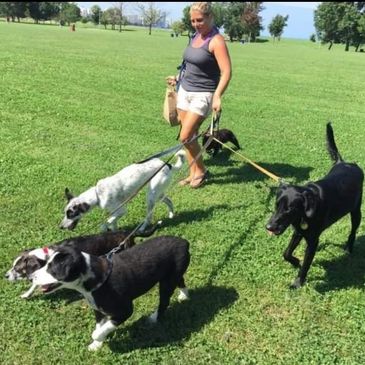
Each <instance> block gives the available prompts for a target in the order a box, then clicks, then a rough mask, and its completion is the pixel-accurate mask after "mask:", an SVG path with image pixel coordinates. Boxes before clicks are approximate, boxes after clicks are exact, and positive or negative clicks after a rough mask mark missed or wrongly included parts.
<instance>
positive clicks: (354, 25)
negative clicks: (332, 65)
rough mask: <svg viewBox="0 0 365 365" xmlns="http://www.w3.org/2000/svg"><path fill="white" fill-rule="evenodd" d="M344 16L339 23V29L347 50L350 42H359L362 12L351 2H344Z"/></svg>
mask: <svg viewBox="0 0 365 365" xmlns="http://www.w3.org/2000/svg"><path fill="white" fill-rule="evenodd" d="M341 8H342V9H341V10H342V12H343V14H342V17H341V20H340V21H339V23H338V26H339V28H338V30H339V33H340V38H341V41H342V42H343V43H345V51H348V50H349V48H350V44H354V43H355V42H356V43H358V39H359V38H360V34H359V32H358V22H359V20H360V17H361V14H360V12H359V11H358V10H357V8H356V7H355V6H354V4H351V3H343V6H342V7H341Z"/></svg>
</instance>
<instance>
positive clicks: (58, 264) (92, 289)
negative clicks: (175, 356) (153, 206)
mask: <svg viewBox="0 0 365 365" xmlns="http://www.w3.org/2000/svg"><path fill="white" fill-rule="evenodd" d="M189 262H190V253H189V242H188V241H186V240H185V239H182V238H180V237H174V236H160V237H155V238H151V239H148V240H146V241H144V242H143V243H141V244H138V245H136V246H133V247H132V248H129V249H128V250H124V251H120V252H118V253H115V254H114V255H112V257H111V258H110V259H108V258H106V257H104V256H100V257H98V256H94V255H89V254H86V253H84V252H82V251H80V250H78V249H77V248H75V247H70V246H66V247H60V248H57V249H56V251H55V252H54V253H53V254H52V255H51V256H50V258H49V260H48V261H47V263H46V265H45V266H44V267H43V268H41V269H39V270H37V271H35V272H34V273H33V276H32V279H33V284H34V285H37V286H39V287H40V288H41V290H42V291H43V292H44V293H50V292H53V291H55V290H57V289H59V288H61V287H65V288H69V289H73V290H76V291H78V292H80V293H81V294H82V295H83V296H84V297H85V299H86V300H87V302H88V303H89V305H90V306H91V307H92V308H93V309H94V312H95V318H96V327H95V330H94V331H93V333H92V335H91V337H92V339H93V342H92V343H91V344H90V345H89V350H92V351H95V350H98V349H99V348H100V347H101V346H102V344H103V341H104V340H105V339H106V337H107V336H108V334H109V333H111V332H113V331H115V330H116V328H117V326H119V325H120V324H121V323H123V322H124V321H126V320H127V319H128V318H129V317H130V316H131V315H132V313H133V300H134V299H136V298H138V297H140V296H141V295H143V294H144V293H146V292H147V291H149V290H150V289H151V288H152V287H153V286H155V285H156V284H157V283H158V284H159V298H160V300H159V305H158V308H157V310H156V312H154V313H153V314H152V315H151V316H150V321H152V322H156V321H157V320H159V319H160V318H161V316H162V315H163V313H164V312H165V310H166V309H167V307H168V305H169V303H170V298H171V296H172V294H173V292H174V290H175V289H176V288H179V289H180V294H179V297H178V299H179V300H180V301H181V300H185V299H188V290H187V288H186V286H185V282H184V274H185V272H186V270H187V268H188V266H189Z"/></svg>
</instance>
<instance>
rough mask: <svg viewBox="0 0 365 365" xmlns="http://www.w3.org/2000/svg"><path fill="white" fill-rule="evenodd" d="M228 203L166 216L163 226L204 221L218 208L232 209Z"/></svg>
mask: <svg viewBox="0 0 365 365" xmlns="http://www.w3.org/2000/svg"><path fill="white" fill-rule="evenodd" d="M230 209H232V207H231V206H229V205H227V204H218V205H211V206H210V207H209V208H208V209H195V210H189V211H179V212H178V214H176V215H175V216H174V217H173V218H172V219H169V218H166V219H164V220H163V221H162V226H161V227H163V228H166V227H171V226H177V225H179V224H181V223H192V222H203V221H207V220H209V219H210V218H211V217H212V215H213V213H214V212H217V210H230Z"/></svg>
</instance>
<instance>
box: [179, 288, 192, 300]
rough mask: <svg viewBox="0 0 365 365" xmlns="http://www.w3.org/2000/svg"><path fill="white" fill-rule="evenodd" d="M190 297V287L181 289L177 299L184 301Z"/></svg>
mask: <svg viewBox="0 0 365 365" xmlns="http://www.w3.org/2000/svg"><path fill="white" fill-rule="evenodd" d="M188 299H190V298H189V292H188V289H186V288H184V289H180V294H179V295H178V297H177V300H178V301H179V302H183V301H184V300H188Z"/></svg>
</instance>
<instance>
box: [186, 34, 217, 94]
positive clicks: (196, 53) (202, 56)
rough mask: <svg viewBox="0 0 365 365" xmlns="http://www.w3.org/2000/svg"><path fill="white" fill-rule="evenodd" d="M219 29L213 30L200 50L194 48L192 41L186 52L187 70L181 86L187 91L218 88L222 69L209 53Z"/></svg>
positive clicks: (212, 90)
mask: <svg viewBox="0 0 365 365" xmlns="http://www.w3.org/2000/svg"><path fill="white" fill-rule="evenodd" d="M218 33H219V31H218V29H213V32H212V35H210V36H209V37H208V38H207V40H206V41H205V42H204V44H203V45H202V46H201V47H199V48H194V47H192V45H191V44H192V41H191V42H190V44H189V45H188V46H187V47H186V49H185V51H184V56H183V58H184V61H185V62H186V69H185V73H184V77H183V79H182V81H181V86H182V87H183V88H184V89H185V90H186V91H194V92H199V91H200V92H201V91H211V92H214V91H215V89H216V88H217V86H218V83H219V78H220V69H219V66H218V63H217V60H216V59H215V57H214V55H213V54H212V53H211V52H210V51H209V43H210V41H211V39H212V38H213V37H214V36H215V35H216V34H218Z"/></svg>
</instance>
